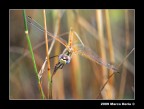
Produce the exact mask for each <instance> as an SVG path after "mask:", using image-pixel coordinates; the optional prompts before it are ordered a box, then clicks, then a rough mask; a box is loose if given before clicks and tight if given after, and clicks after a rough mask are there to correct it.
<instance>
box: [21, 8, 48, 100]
mask: <svg viewBox="0 0 144 109" xmlns="http://www.w3.org/2000/svg"><path fill="white" fill-rule="evenodd" d="M23 17H24V26H25V34H26V38H27V42H28V46H29V50H30V53H31V57H32V61H33V65H34V70H35V73H36V76H37V81H38V85H39V88H40V92H41V95H42V99H44V98H45V96H44V92H43V89H42V86H41V83H40V79H39V78H38V70H37V66H36V62H35V58H34V53H33V49H32V45H31V41H30V37H29V33H28V26H27V19H26V12H25V10H23Z"/></svg>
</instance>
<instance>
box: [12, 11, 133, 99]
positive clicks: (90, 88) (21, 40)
mask: <svg viewBox="0 0 144 109" xmlns="http://www.w3.org/2000/svg"><path fill="white" fill-rule="evenodd" d="M105 11H106V10H102V11H101V12H102V16H101V17H102V23H101V24H100V25H102V26H103V28H102V32H103V37H104V40H103V42H104V44H105V46H100V37H99V36H98V33H99V31H98V25H99V23H100V22H98V21H97V20H98V19H97V17H98V14H97V10H46V12H47V16H46V17H47V29H48V31H49V32H50V33H52V34H56V33H57V32H58V34H63V33H65V32H69V30H70V27H73V29H74V31H76V32H77V33H78V35H79V36H80V38H81V40H82V41H83V43H84V44H85V46H87V47H89V48H90V49H92V50H93V51H94V52H95V53H97V54H98V55H99V56H100V57H101V55H102V54H101V52H100V51H101V49H103V50H105V56H106V60H107V62H108V63H111V59H110V54H109V52H110V50H111V48H109V46H108V37H107V27H106V14H105ZM108 12H109V19H110V20H109V23H110V31H111V38H112V47H113V53H114V57H113V58H114V60H115V62H114V63H112V64H114V65H116V66H117V65H119V64H120V63H121V62H122V61H123V59H124V58H125V57H126V55H127V54H128V53H129V52H130V50H131V49H132V48H134V37H135V36H134V17H135V15H134V14H135V13H134V10H108ZM26 13H27V16H30V17H32V18H33V19H35V20H36V21H37V22H38V23H40V24H41V25H42V26H44V24H43V15H42V10H26ZM9 16H10V22H9V23H10V25H9V26H10V36H9V37H10V52H9V53H10V57H9V59H10V72H9V75H10V76H9V83H10V86H9V87H10V95H9V96H10V99H40V98H41V97H40V96H41V95H40V93H39V89H38V84H37V80H36V75H35V73H34V68H33V63H32V59H31V57H30V55H29V54H26V53H27V52H28V44H27V41H26V37H25V34H24V31H25V30H24V22H23V16H22V10H10V14H9ZM58 20H59V23H58ZM28 25H29V35H30V39H31V43H32V46H33V49H34V55H35V59H36V64H37V68H38V70H40V68H41V66H42V64H43V62H44V60H45V57H46V51H45V44H44V43H43V42H45V41H44V33H43V32H41V31H39V30H37V28H34V27H33V26H32V25H30V24H28ZM126 25H127V26H126ZM127 27H128V28H127ZM57 28H59V30H57ZM48 38H49V40H50V41H49V46H50V45H51V42H52V40H51V39H52V38H51V37H50V36H49V37H48ZM61 38H63V39H64V40H66V41H67V40H68V35H63V36H62V37H61ZM74 43H80V42H79V41H78V40H77V38H76V37H75V36H74ZM39 44H41V46H39V47H37V46H38V45H39ZM64 48H65V47H64V46H63V45H62V44H60V43H59V42H58V41H56V42H55V44H54V47H53V49H52V51H51V53H50V56H54V55H59V54H60V53H62V51H63V50H64ZM134 56H135V55H134V52H133V53H132V54H131V55H130V56H129V57H128V58H127V59H126V60H125V62H124V64H122V65H121V66H120V67H119V71H120V74H115V75H114V78H112V80H111V82H110V83H109V85H111V88H113V91H114V98H112V99H134V94H135V92H134V90H135V86H134V82H135V81H134V78H135V77H134V76H135V72H134V67H135V63H134V58H135V57H134ZM57 62H58V58H57V57H56V58H53V59H51V60H50V63H51V70H52V71H53V68H54V66H55V64H56V63H57ZM102 67H103V66H101V65H98V64H95V63H94V62H92V61H90V60H88V59H87V58H85V57H82V56H79V55H77V54H76V55H73V57H72V60H71V62H70V64H66V65H65V66H64V67H63V69H60V70H58V71H57V73H56V74H55V76H54V78H53V99H104V98H107V97H105V96H108V95H103V94H101V96H100V97H99V98H97V96H98V93H99V91H100V89H101V87H102V86H103V82H102V81H103V80H104V79H105V78H103V74H104V73H103V72H102V70H101V69H102ZM106 72H107V74H109V70H106ZM105 80H107V78H106V79H105ZM42 86H43V90H44V93H45V95H47V93H48V90H47V87H48V86H47V72H44V74H43V76H42ZM104 90H106V89H104ZM108 93H109V94H111V93H112V92H108Z"/></svg>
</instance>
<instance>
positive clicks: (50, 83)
mask: <svg viewBox="0 0 144 109" xmlns="http://www.w3.org/2000/svg"><path fill="white" fill-rule="evenodd" d="M43 16H44V35H45V41H46V56H47V60H48V61H47V65H48V98H49V99H52V82H51V73H50V60H49V54H48V38H47V26H46V13H45V10H43Z"/></svg>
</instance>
